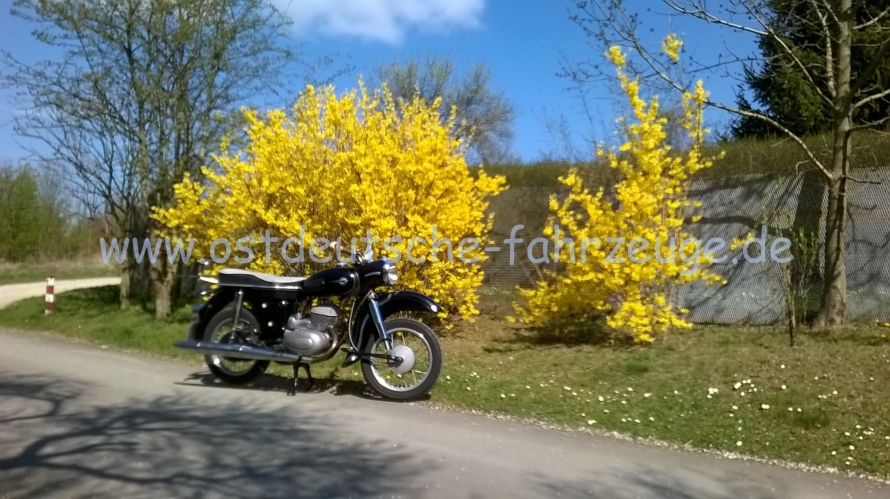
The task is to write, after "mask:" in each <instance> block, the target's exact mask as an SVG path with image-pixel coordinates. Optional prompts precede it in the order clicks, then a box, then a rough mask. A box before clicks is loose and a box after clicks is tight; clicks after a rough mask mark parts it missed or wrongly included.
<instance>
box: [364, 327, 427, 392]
mask: <svg viewBox="0 0 890 499" xmlns="http://www.w3.org/2000/svg"><path fill="white" fill-rule="evenodd" d="M387 334H388V335H389V337H390V339H391V340H392V346H393V348H395V347H397V346H403V347H407V348H410V349H411V351H412V352H414V366H413V367H412V368H411V370H409V371H408V372H406V373H404V374H397V373H396V372H395V371H394V370H393V366H390V365H389V362H388V361H387V360H386V359H371V361H370V362H371V373H372V374H373V375H374V379H375V380H376V381H377V382H378V383H380V384H381V385H383V386H385V387H386V388H387V389H389V390H392V391H395V392H407V391H409V390H413V389H414V388H417V387H418V386H420V385H421V384H422V383H423V382H424V381H426V379H427V378H428V377H429V375H430V368H431V367H432V360H433V349H432V347H430V344H429V342H428V341H427V339H426V337H424V335H423V334H421V333H420V332H419V331H415V330H413V329H410V328H407V327H399V328H395V329H391V330H389V331H387ZM371 352H372V353H374V354H378V355H385V354H387V353H388V352H389V346H388V345H387V344H386V341H384V340H383V339H377V341H375V342H374V345H373V346H372V348H371ZM396 367H397V366H396Z"/></svg>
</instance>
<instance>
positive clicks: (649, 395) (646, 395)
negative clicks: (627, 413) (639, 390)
mask: <svg viewBox="0 0 890 499" xmlns="http://www.w3.org/2000/svg"><path fill="white" fill-rule="evenodd" d="M643 396H644V397H646V398H649V397H651V396H652V394H651V393H644V394H643Z"/></svg>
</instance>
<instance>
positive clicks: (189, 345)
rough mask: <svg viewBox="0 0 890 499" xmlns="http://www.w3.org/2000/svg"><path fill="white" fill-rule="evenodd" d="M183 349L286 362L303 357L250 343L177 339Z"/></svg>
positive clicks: (237, 357) (298, 360)
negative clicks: (239, 343) (238, 343)
mask: <svg viewBox="0 0 890 499" xmlns="http://www.w3.org/2000/svg"><path fill="white" fill-rule="evenodd" d="M174 346H175V347H176V348H181V349H183V350H193V351H196V352H201V353H203V354H204V355H219V356H221V357H229V358H232V359H244V360H268V361H272V362H284V363H288V364H296V363H298V362H300V360H301V359H302V357H300V356H299V355H293V354H289V353H285V352H277V351H275V350H269V349H268V348H257V347H252V346H249V345H237V344H231V343H212V342H208V341H177V342H176V344H175V345H174Z"/></svg>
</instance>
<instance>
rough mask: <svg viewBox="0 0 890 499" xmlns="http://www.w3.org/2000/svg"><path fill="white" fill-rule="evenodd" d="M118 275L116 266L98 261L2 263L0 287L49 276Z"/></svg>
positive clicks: (75, 277) (79, 277) (34, 280)
mask: <svg viewBox="0 0 890 499" xmlns="http://www.w3.org/2000/svg"><path fill="white" fill-rule="evenodd" d="M118 274H119V272H118V268H117V266H116V265H111V264H106V263H103V262H102V261H101V260H98V259H82V260H76V261H73V260H72V261H68V260H66V261H56V262H19V263H10V262H2V261H0V285H4V284H15V283H20V282H40V281H43V280H44V279H46V278H47V276H53V277H55V278H56V279H86V278H90V277H115V276H117V275H118Z"/></svg>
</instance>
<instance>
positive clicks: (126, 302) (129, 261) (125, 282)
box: [120, 251, 136, 310]
mask: <svg viewBox="0 0 890 499" xmlns="http://www.w3.org/2000/svg"><path fill="white" fill-rule="evenodd" d="M131 255H132V252H130V251H127V252H126V255H125V256H124V265H123V267H121V288H120V305H121V310H127V309H129V308H130V294H131V285H130V284H131V283H130V277H131V268H132V266H133V265H134V264H135V263H136V262H134V261H133V257H132V256H131Z"/></svg>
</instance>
